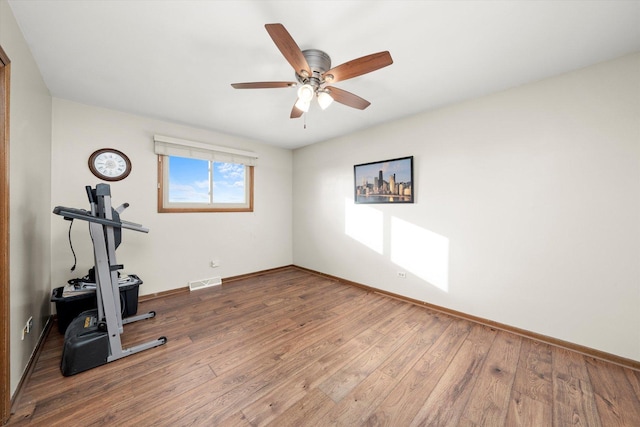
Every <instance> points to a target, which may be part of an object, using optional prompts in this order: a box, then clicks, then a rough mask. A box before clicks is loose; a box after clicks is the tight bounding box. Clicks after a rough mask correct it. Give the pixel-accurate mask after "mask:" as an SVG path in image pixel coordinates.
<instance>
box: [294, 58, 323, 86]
mask: <svg viewBox="0 0 640 427" xmlns="http://www.w3.org/2000/svg"><path fill="white" fill-rule="evenodd" d="M302 54H303V55H304V58H305V59H306V60H307V64H309V69H310V70H311V76H309V77H307V78H305V77H303V76H301V75H300V74H298V73H296V79H297V80H298V81H299V82H300V83H302V84H305V83H310V84H311V85H313V86H314V87H318V86H320V85H321V84H322V83H324V80H323V79H322V74H323V73H325V72H326V71H327V70H330V69H331V57H330V56H329V55H327V54H326V53H325V52H323V51H321V50H318V49H307V50H303V51H302Z"/></svg>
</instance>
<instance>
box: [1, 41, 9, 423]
mask: <svg viewBox="0 0 640 427" xmlns="http://www.w3.org/2000/svg"><path fill="white" fill-rule="evenodd" d="M10 76H11V61H10V60H9V57H8V56H7V54H6V53H5V52H4V50H3V49H2V46H0V171H1V173H0V325H1V326H0V377H1V378H2V379H1V380H0V395H1V396H2V399H1V400H2V401H1V402H0V424H4V423H6V422H7V421H8V420H9V416H10V415H11V368H10V361H11V354H10V352H9V350H10V340H11V328H10V325H9V321H10V319H11V313H10V307H11V305H10V303H9V290H10V288H11V286H10V283H9V280H10V275H9V247H10V240H9V203H10V200H9V97H10V96H9V95H10V94H9V88H10V86H11V84H10Z"/></svg>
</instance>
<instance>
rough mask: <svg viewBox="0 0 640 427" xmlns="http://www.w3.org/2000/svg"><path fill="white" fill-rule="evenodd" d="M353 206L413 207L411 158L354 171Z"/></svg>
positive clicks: (364, 165)
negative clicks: (407, 204) (393, 204)
mask: <svg viewBox="0 0 640 427" xmlns="http://www.w3.org/2000/svg"><path fill="white" fill-rule="evenodd" d="M353 176H354V190H355V192H354V201H355V202H356V203H413V193H414V188H413V156H410V157H401V158H398V159H391V160H383V161H380V162H372V163H363V164H361V165H355V166H354V167H353Z"/></svg>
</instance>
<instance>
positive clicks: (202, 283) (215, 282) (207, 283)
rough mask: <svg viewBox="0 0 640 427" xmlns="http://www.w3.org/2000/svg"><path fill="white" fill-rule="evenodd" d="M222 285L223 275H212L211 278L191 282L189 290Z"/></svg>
mask: <svg viewBox="0 0 640 427" xmlns="http://www.w3.org/2000/svg"><path fill="white" fill-rule="evenodd" d="M220 285H222V278H221V277H212V278H211V279H202V280H194V281H193V282H189V290H190V291H197V290H198V289H204V288H210V287H211V286H220Z"/></svg>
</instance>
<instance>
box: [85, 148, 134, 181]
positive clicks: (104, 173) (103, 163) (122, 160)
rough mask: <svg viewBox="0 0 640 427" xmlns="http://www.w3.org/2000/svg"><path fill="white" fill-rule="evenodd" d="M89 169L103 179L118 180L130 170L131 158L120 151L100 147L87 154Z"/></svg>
mask: <svg viewBox="0 0 640 427" xmlns="http://www.w3.org/2000/svg"><path fill="white" fill-rule="evenodd" d="M89 169H91V173H93V174H94V175H95V176H97V177H98V178H100V179H103V180H105V181H120V180H121V179H124V178H126V177H127V176H128V175H129V173H130V172H131V160H129V158H128V157H127V156H126V155H125V154H124V153H123V152H121V151H118V150H114V149H113V148H102V149H100V150H97V151H94V152H93V154H91V156H89Z"/></svg>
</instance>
